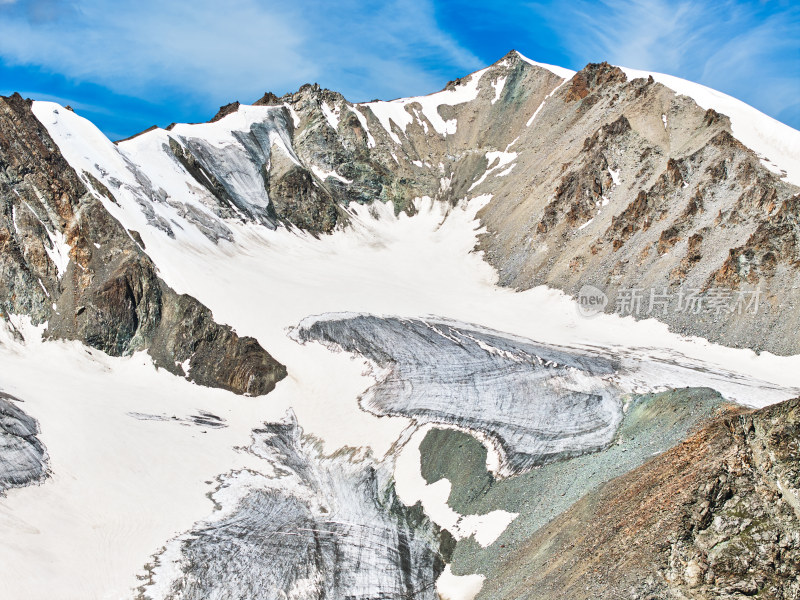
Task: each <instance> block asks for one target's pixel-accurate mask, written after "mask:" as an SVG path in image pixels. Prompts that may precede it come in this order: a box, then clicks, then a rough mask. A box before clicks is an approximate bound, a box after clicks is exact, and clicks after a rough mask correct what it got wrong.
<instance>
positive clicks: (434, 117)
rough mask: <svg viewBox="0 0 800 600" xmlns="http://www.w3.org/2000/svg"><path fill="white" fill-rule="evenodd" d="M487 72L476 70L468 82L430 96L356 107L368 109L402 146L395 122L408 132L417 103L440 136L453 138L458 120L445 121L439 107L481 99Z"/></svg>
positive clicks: (369, 103) (370, 103) (371, 103)
mask: <svg viewBox="0 0 800 600" xmlns="http://www.w3.org/2000/svg"><path fill="white" fill-rule="evenodd" d="M486 71H487V69H482V70H480V71H476V72H475V73H473V74H472V75H470V76H469V78H468V79H467V81H466V82H463V83H461V84H459V85H456V86H455V87H454V88H453V89H450V90H443V91H441V92H436V93H435V94H430V95H428V96H415V97H412V98H399V99H397V100H391V101H389V102H383V101H378V102H367V103H364V104H359V105H357V106H366V107H368V108H369V109H370V110H371V111H372V113H373V114H374V115H375V116H376V117H377V118H378V120H379V121H380V123H381V125H383V128H384V129H385V130H386V132H387V133H388V134H389V136H390V137H391V138H392V139H393V140H394V141H395V142H396V143H398V144H399V143H400V138H399V137H398V136H397V134H396V133H395V132H394V131H393V130H392V123H394V124H395V125H396V126H397V127H398V128H400V130H402V131H403V132H405V130H406V127H408V125H409V124H410V123H411V122H412V121H413V116H412V114H411V113H410V112H408V110H407V108H408V107H409V105H411V104H413V103H417V104H419V105H420V106H421V107H422V114H424V115H425V118H426V119H428V121H429V122H430V124H431V125H433V128H434V129H435V130H436V131H437V133H439V134H440V135H452V134H454V133H455V132H456V130H457V128H458V122H457V121H456V119H450V120H449V121H445V120H444V119H443V118H442V116H441V115H440V114H439V107H440V106H442V105H448V106H457V105H459V104H464V103H465V102H471V101H472V100H475V99H476V98H477V97H478V84H479V83H480V80H481V77H483V74H484V73H485V72H486Z"/></svg>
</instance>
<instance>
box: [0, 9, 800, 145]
mask: <svg viewBox="0 0 800 600" xmlns="http://www.w3.org/2000/svg"><path fill="white" fill-rule="evenodd" d="M512 48H515V49H517V50H519V51H520V52H522V53H523V54H525V55H526V56H528V57H530V58H532V59H534V60H538V61H541V62H547V63H552V64H557V65H561V66H564V67H570V68H573V69H580V68H581V67H583V66H584V65H585V64H586V63H588V62H595V61H600V60H608V61H609V62H611V63H614V64H620V65H625V66H629V67H634V68H640V69H648V70H652V71H660V72H663V73H670V74H673V75H677V76H680V77H684V78H686V79H691V80H693V81H697V82H700V83H703V84H705V85H708V86H710V87H713V88H716V89H718V90H721V91H723V92H726V93H728V94H730V95H732V96H736V97H737V98H740V99H742V100H744V101H745V102H748V103H749V104H752V105H753V106H755V107H757V108H758V109H760V110H762V111H763V112H765V113H767V114H769V115H771V116H773V117H775V118H777V119H779V120H781V121H783V122H785V123H788V124H789V125H792V126H793V127H795V128H798V129H800V3H799V2H797V1H796V0H718V1H714V0H697V1H693V2H668V1H665V0H600V1H598V0H593V1H590V0H569V1H555V0H541V1H538V2H537V1H532V2H512V1H507V0H495V1H494V2H491V3H490V2H486V0H483V1H481V2H478V1H477V0H463V1H459V2H455V1H436V0H387V1H385V2H369V1H368V2H358V1H356V0H343V1H341V2H330V1H324V2H323V1H322V0H294V1H292V2H289V1H269V2H267V1H263V0H228V1H227V2H213V1H210V0H193V1H192V2H185V1H182V0H138V1H137V2H128V1H126V0H116V1H114V2H111V1H108V0H81V1H79V2H71V1H67V0H0V94H9V93H11V92H13V91H19V92H20V93H22V94H23V95H24V96H29V97H32V98H37V99H47V100H54V101H57V102H60V103H62V104H70V105H72V106H73V108H75V110H76V111H77V112H79V113H80V114H83V115H84V116H86V117H88V118H89V119H91V120H92V121H94V122H95V123H96V124H97V125H98V126H100V128H101V129H102V130H103V131H104V132H105V133H106V134H107V135H108V136H109V137H111V138H112V139H118V138H121V137H125V136H128V135H131V134H133V133H135V132H137V131H140V130H142V129H144V128H146V127H148V126H150V125H153V124H157V125H160V126H166V125H168V124H169V123H171V122H172V121H189V122H191V121H204V120H207V119H208V118H210V117H211V116H212V115H213V114H214V113H215V112H216V110H217V108H218V107H219V106H220V105H222V104H225V103H227V102H231V101H233V100H239V101H241V102H252V101H254V100H256V99H257V98H259V97H260V96H261V95H262V94H263V93H264V92H265V91H272V92H275V93H277V94H278V95H282V94H284V93H286V92H290V91H294V90H296V89H297V88H298V87H299V86H300V85H301V84H303V83H306V82H318V83H319V84H320V85H322V86H324V87H328V88H330V89H334V90H337V91H340V92H342V93H343V94H344V95H345V96H346V97H347V98H348V99H350V100H353V101H362V100H371V99H374V98H382V99H390V98H395V97H398V96H411V95H418V94H424V93H429V92H432V91H436V90H438V89H441V88H442V87H443V86H444V84H445V83H446V82H447V81H449V80H451V79H454V78H456V77H459V76H462V75H465V74H466V73H469V72H471V71H474V70H476V69H479V68H481V67H483V66H486V65H487V64H490V63H493V62H495V61H496V60H498V59H499V58H501V57H502V56H503V55H504V54H505V53H506V52H508V51H509V50H510V49H512Z"/></svg>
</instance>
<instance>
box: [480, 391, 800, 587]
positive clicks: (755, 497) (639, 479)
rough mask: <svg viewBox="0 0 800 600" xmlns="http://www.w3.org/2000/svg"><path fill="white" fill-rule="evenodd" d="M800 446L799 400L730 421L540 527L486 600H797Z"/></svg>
mask: <svg viewBox="0 0 800 600" xmlns="http://www.w3.org/2000/svg"><path fill="white" fill-rule="evenodd" d="M798 434H800V400H791V401H787V402H784V403H782V404H778V405H775V406H771V407H768V408H765V409H762V410H759V411H756V412H752V411H743V410H742V409H737V410H733V411H729V413H728V414H727V415H724V416H722V417H719V418H717V419H715V420H713V421H711V422H710V423H708V424H707V425H705V426H704V427H702V428H701V429H699V430H697V431H695V432H694V433H693V434H692V435H690V436H689V437H688V438H687V439H686V440H685V441H683V442H682V443H680V444H678V445H677V446H675V447H674V448H672V449H671V450H669V451H667V452H665V453H663V454H661V455H659V456H657V457H655V458H653V459H651V460H650V461H648V462H647V463H645V464H644V465H642V466H641V467H639V468H637V469H634V470H632V471H631V472H630V473H627V474H625V475H623V476H621V477H618V478H616V479H613V480H611V481H609V482H608V483H606V484H604V485H603V486H601V487H600V488H599V489H597V490H596V491H594V492H591V493H589V494H588V495H586V496H585V497H583V498H582V499H581V500H579V501H578V502H577V503H575V504H574V505H573V506H572V507H571V508H569V510H567V511H566V512H564V513H563V514H561V515H560V516H558V517H557V518H555V519H554V520H552V521H551V522H549V523H547V524H546V525H545V526H543V527H542V528H541V529H540V530H539V531H537V532H536V533H535V534H534V535H533V536H532V537H531V538H530V539H529V540H527V541H526V542H525V543H524V544H523V545H522V546H521V547H519V548H516V549H514V550H513V551H512V552H510V553H508V554H507V555H506V556H505V557H504V558H503V565H504V566H502V567H501V568H500V569H499V570H498V571H497V572H496V573H495V574H494V575H495V578H496V580H497V581H500V582H505V583H506V584H508V583H509V582H516V583H512V584H511V585H505V586H503V585H500V586H494V588H495V591H494V592H492V594H491V595H490V596H486V597H492V598H515V599H517V598H531V599H532V598H548V599H555V598H570V599H581V598H587V599H588V598H618V597H626V598H686V599H688V598H696V599H701V598H729V599H733V598H746V597H754V596H757V597H763V598H775V599H790V598H792V599H793V598H797V597H798V596H800V571H799V570H798V569H799V568H800V567H798V565H800V483H799V481H798V473H800V451H798V445H797V439H798ZM587 523H591V524H592V526H591V527H589V528H587V526H586V524H587ZM521 571H522V572H523V573H524V575H523V576H520V572H521ZM501 588H502V592H500V591H499V590H500V589H501ZM487 591H488V590H487Z"/></svg>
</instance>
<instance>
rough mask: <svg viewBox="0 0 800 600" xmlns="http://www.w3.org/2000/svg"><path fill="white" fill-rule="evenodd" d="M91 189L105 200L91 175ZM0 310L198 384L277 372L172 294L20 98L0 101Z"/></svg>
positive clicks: (226, 383)
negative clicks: (146, 356) (141, 354)
mask: <svg viewBox="0 0 800 600" xmlns="http://www.w3.org/2000/svg"><path fill="white" fill-rule="evenodd" d="M86 182H87V184H88V185H91V186H93V187H94V190H95V192H96V193H97V194H98V195H102V196H104V197H106V198H109V199H110V200H111V201H114V202H115V200H114V196H113V192H112V191H111V190H110V189H109V188H108V187H107V186H105V184H102V183H101V182H99V181H98V180H97V179H96V178H95V177H87V179H86ZM0 194H2V196H0V197H1V198H2V213H0V245H2V248H3V252H2V253H0V270H2V272H3V273H4V277H3V278H2V280H0V308H2V310H3V312H4V313H7V314H27V315H30V317H31V318H32V320H33V322H34V324H40V323H44V322H47V324H48V327H47V331H46V335H47V336H49V337H51V338H61V339H76V340H80V341H82V342H84V343H86V344H88V345H90V346H92V347H95V348H98V349H100V350H103V351H104V352H107V353H108V354H111V355H113V356H121V355H126V354H130V353H132V352H136V351H138V350H147V351H148V352H149V353H150V355H151V356H152V357H153V359H154V361H155V363H156V364H157V365H158V366H160V367H163V368H165V369H167V370H168V371H170V372H172V373H175V374H178V375H185V373H184V370H183V368H182V367H181V366H180V364H179V363H185V362H186V361H189V362H188V365H189V366H190V374H189V375H188V377H189V378H190V379H191V380H193V381H196V382H197V383H200V384H202V385H209V386H214V387H222V388H225V389H229V390H231V391H234V392H236V393H240V394H244V393H248V394H263V393H266V392H268V391H269V390H271V389H272V388H273V387H274V386H275V383H276V382H277V381H279V380H280V379H281V378H282V377H283V376H285V373H286V371H285V368H284V367H283V366H282V365H280V364H278V363H277V362H276V361H275V360H274V359H273V358H272V357H271V356H269V354H267V353H266V352H265V351H264V350H263V349H262V348H261V347H260V346H259V345H258V343H257V342H256V341H255V340H253V339H252V338H240V337H239V336H238V335H237V334H236V333H235V332H233V331H232V330H231V329H230V328H229V327H224V326H221V325H218V324H217V323H215V322H214V320H213V318H212V316H211V313H210V311H209V310H208V309H207V308H206V307H204V306H203V305H201V304H200V303H199V302H197V300H195V299H194V298H191V297H190V296H181V295H178V294H176V293H175V292H174V291H173V290H172V289H170V288H169V287H168V286H167V285H166V284H165V283H164V282H163V281H162V280H161V279H160V278H159V277H158V276H157V274H156V269H155V266H154V265H153V263H152V261H151V260H150V258H149V257H148V256H147V255H146V254H145V253H144V243H143V242H142V241H141V237H140V236H138V235H137V236H135V237H136V238H138V239H136V241H134V239H135V238H134V236H133V234H130V235H129V234H128V232H127V231H126V230H125V229H124V228H123V227H122V226H121V225H120V224H119V223H118V222H117V221H116V220H114V219H113V218H112V217H111V215H110V214H109V213H108V212H107V211H106V210H105V208H103V205H102V203H101V202H100V200H99V199H98V197H96V196H95V195H94V194H93V193H92V192H91V191H89V190H87V188H86V186H85V185H84V183H83V182H82V181H81V180H80V177H79V176H78V175H77V173H76V172H75V171H74V170H73V169H72V167H70V166H69V165H68V164H67V162H66V161H65V160H64V158H63V157H62V155H61V153H60V151H59V150H58V148H57V146H56V145H55V143H54V142H53V140H52V139H51V138H50V136H49V134H48V133H47V131H46V129H45V128H44V127H43V126H42V124H41V123H39V121H38V120H37V119H36V118H35V117H34V116H33V114H32V112H31V109H30V103H29V102H27V101H25V100H23V99H22V98H21V97H20V96H19V95H15V96H11V97H9V98H0Z"/></svg>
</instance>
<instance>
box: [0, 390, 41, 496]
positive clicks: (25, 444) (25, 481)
mask: <svg viewBox="0 0 800 600" xmlns="http://www.w3.org/2000/svg"><path fill="white" fill-rule="evenodd" d="M13 401H17V400H16V398H12V397H11V396H8V395H7V394H3V393H2V392H0V496H2V495H3V493H4V492H5V491H6V490H7V489H9V488H12V487H21V486H26V485H30V484H31V483H35V482H37V481H41V480H42V479H44V478H45V477H46V476H47V453H46V451H45V449H44V446H43V445H42V443H41V442H40V441H39V439H38V438H37V437H36V434H38V433H39V426H38V425H37V423H36V421H35V420H34V419H33V418H31V417H30V416H28V415H26V414H25V413H24V412H23V411H22V410H20V409H19V408H18V407H17V406H16V405H15V404H14V403H13Z"/></svg>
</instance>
